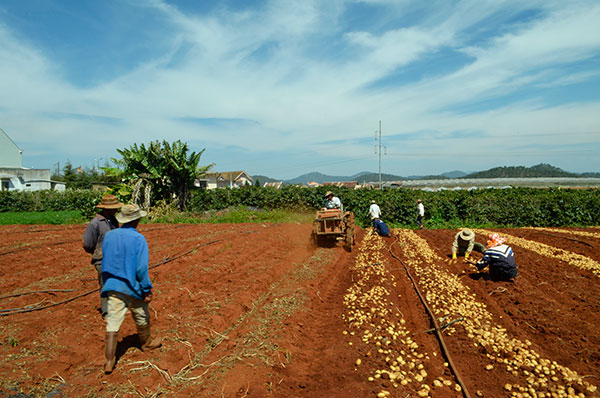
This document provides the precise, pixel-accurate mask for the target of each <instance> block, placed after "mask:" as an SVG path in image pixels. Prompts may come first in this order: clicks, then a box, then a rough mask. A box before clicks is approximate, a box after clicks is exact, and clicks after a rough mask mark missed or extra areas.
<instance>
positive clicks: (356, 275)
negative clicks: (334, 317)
mask: <svg viewBox="0 0 600 398" xmlns="http://www.w3.org/2000/svg"><path fill="white" fill-rule="evenodd" d="M384 251H387V247H386V245H385V243H384V241H383V240H382V239H381V238H380V237H379V236H378V235H377V234H373V233H368V234H367V235H366V236H365V238H364V239H363V241H362V242H361V245H360V247H359V248H358V255H357V257H356V262H355V264H354V265H353V267H352V269H351V272H352V275H353V284H352V286H350V288H348V290H347V293H346V294H345V296H344V304H345V307H346V311H345V313H344V314H342V318H343V319H344V321H345V322H346V323H347V325H348V328H347V330H345V331H344V335H345V336H346V337H347V338H348V340H349V342H348V343H349V344H350V345H354V346H355V347H356V348H357V351H359V352H360V353H361V354H358V355H357V357H358V358H357V359H356V361H355V363H354V365H355V366H356V367H359V366H363V367H364V366H368V367H369V369H370V371H371V372H372V373H371V375H370V376H369V377H368V381H369V382H374V383H377V382H379V383H380V385H381V389H380V390H379V391H378V392H377V394H376V395H377V397H379V398H385V397H388V396H391V393H390V391H389V390H387V389H386V388H389V387H393V388H402V387H403V386H407V387H409V388H411V389H414V390H415V391H417V395H418V396H420V397H427V396H430V394H431V390H433V389H434V388H438V389H439V388H452V389H455V390H456V391H460V386H458V385H457V384H456V383H455V382H454V381H452V380H449V379H447V378H444V377H443V376H442V375H439V376H437V377H435V376H433V375H428V372H431V370H428V369H427V368H426V367H427V361H429V359H430V356H429V354H428V353H427V352H424V351H423V350H422V348H421V347H420V346H419V344H418V343H417V342H415V341H414V340H413V338H411V336H412V335H413V334H414V333H413V332H414V331H410V330H408V329H407V328H406V326H405V324H406V322H405V320H404V319H403V315H402V312H401V310H400V309H399V308H397V307H396V306H395V304H394V303H393V301H392V300H391V298H392V295H394V294H397V293H395V292H394V291H392V290H394V287H395V286H396V281H395V278H394V275H393V274H392V273H390V267H391V265H390V264H389V263H388V260H387V259H386V258H385V256H384V255H383V254H382V253H384ZM432 355H437V354H435V353H434V354H432ZM459 395H460V394H459Z"/></svg>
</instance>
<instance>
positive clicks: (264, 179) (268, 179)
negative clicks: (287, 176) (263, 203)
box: [252, 175, 281, 186]
mask: <svg viewBox="0 0 600 398" xmlns="http://www.w3.org/2000/svg"><path fill="white" fill-rule="evenodd" d="M252 179H253V180H254V182H256V181H257V180H258V182H259V183H260V185H261V186H262V185H263V184H264V183H265V182H279V181H281V180H276V179H274V178H271V177H267V176H263V175H255V176H252Z"/></svg>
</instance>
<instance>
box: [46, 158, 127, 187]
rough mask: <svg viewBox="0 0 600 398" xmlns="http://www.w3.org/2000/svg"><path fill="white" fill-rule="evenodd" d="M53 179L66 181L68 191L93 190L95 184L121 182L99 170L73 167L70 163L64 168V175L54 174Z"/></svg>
mask: <svg viewBox="0 0 600 398" xmlns="http://www.w3.org/2000/svg"><path fill="white" fill-rule="evenodd" d="M106 167H108V164H107V165H106ZM51 179H52V180H54V181H64V182H65V186H66V188H67V189H91V188H92V185H93V183H98V182H100V183H116V182H117V181H119V180H118V179H116V177H115V176H112V175H110V174H106V173H104V172H101V171H100V170H99V169H95V168H92V169H90V168H87V167H81V166H80V167H73V165H72V164H71V162H69V161H67V163H66V164H65V165H64V167H63V168H62V173H55V174H53V175H52V177H51Z"/></svg>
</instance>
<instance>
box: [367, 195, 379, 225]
mask: <svg viewBox="0 0 600 398" xmlns="http://www.w3.org/2000/svg"><path fill="white" fill-rule="evenodd" d="M369 217H371V220H372V221H374V220H376V219H378V218H380V217H381V209H380V208H379V206H378V205H377V203H375V201H374V200H372V201H371V206H370V207H369Z"/></svg>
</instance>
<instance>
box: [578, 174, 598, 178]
mask: <svg viewBox="0 0 600 398" xmlns="http://www.w3.org/2000/svg"><path fill="white" fill-rule="evenodd" d="M579 176H580V177H586V178H600V173H581V174H579Z"/></svg>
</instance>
